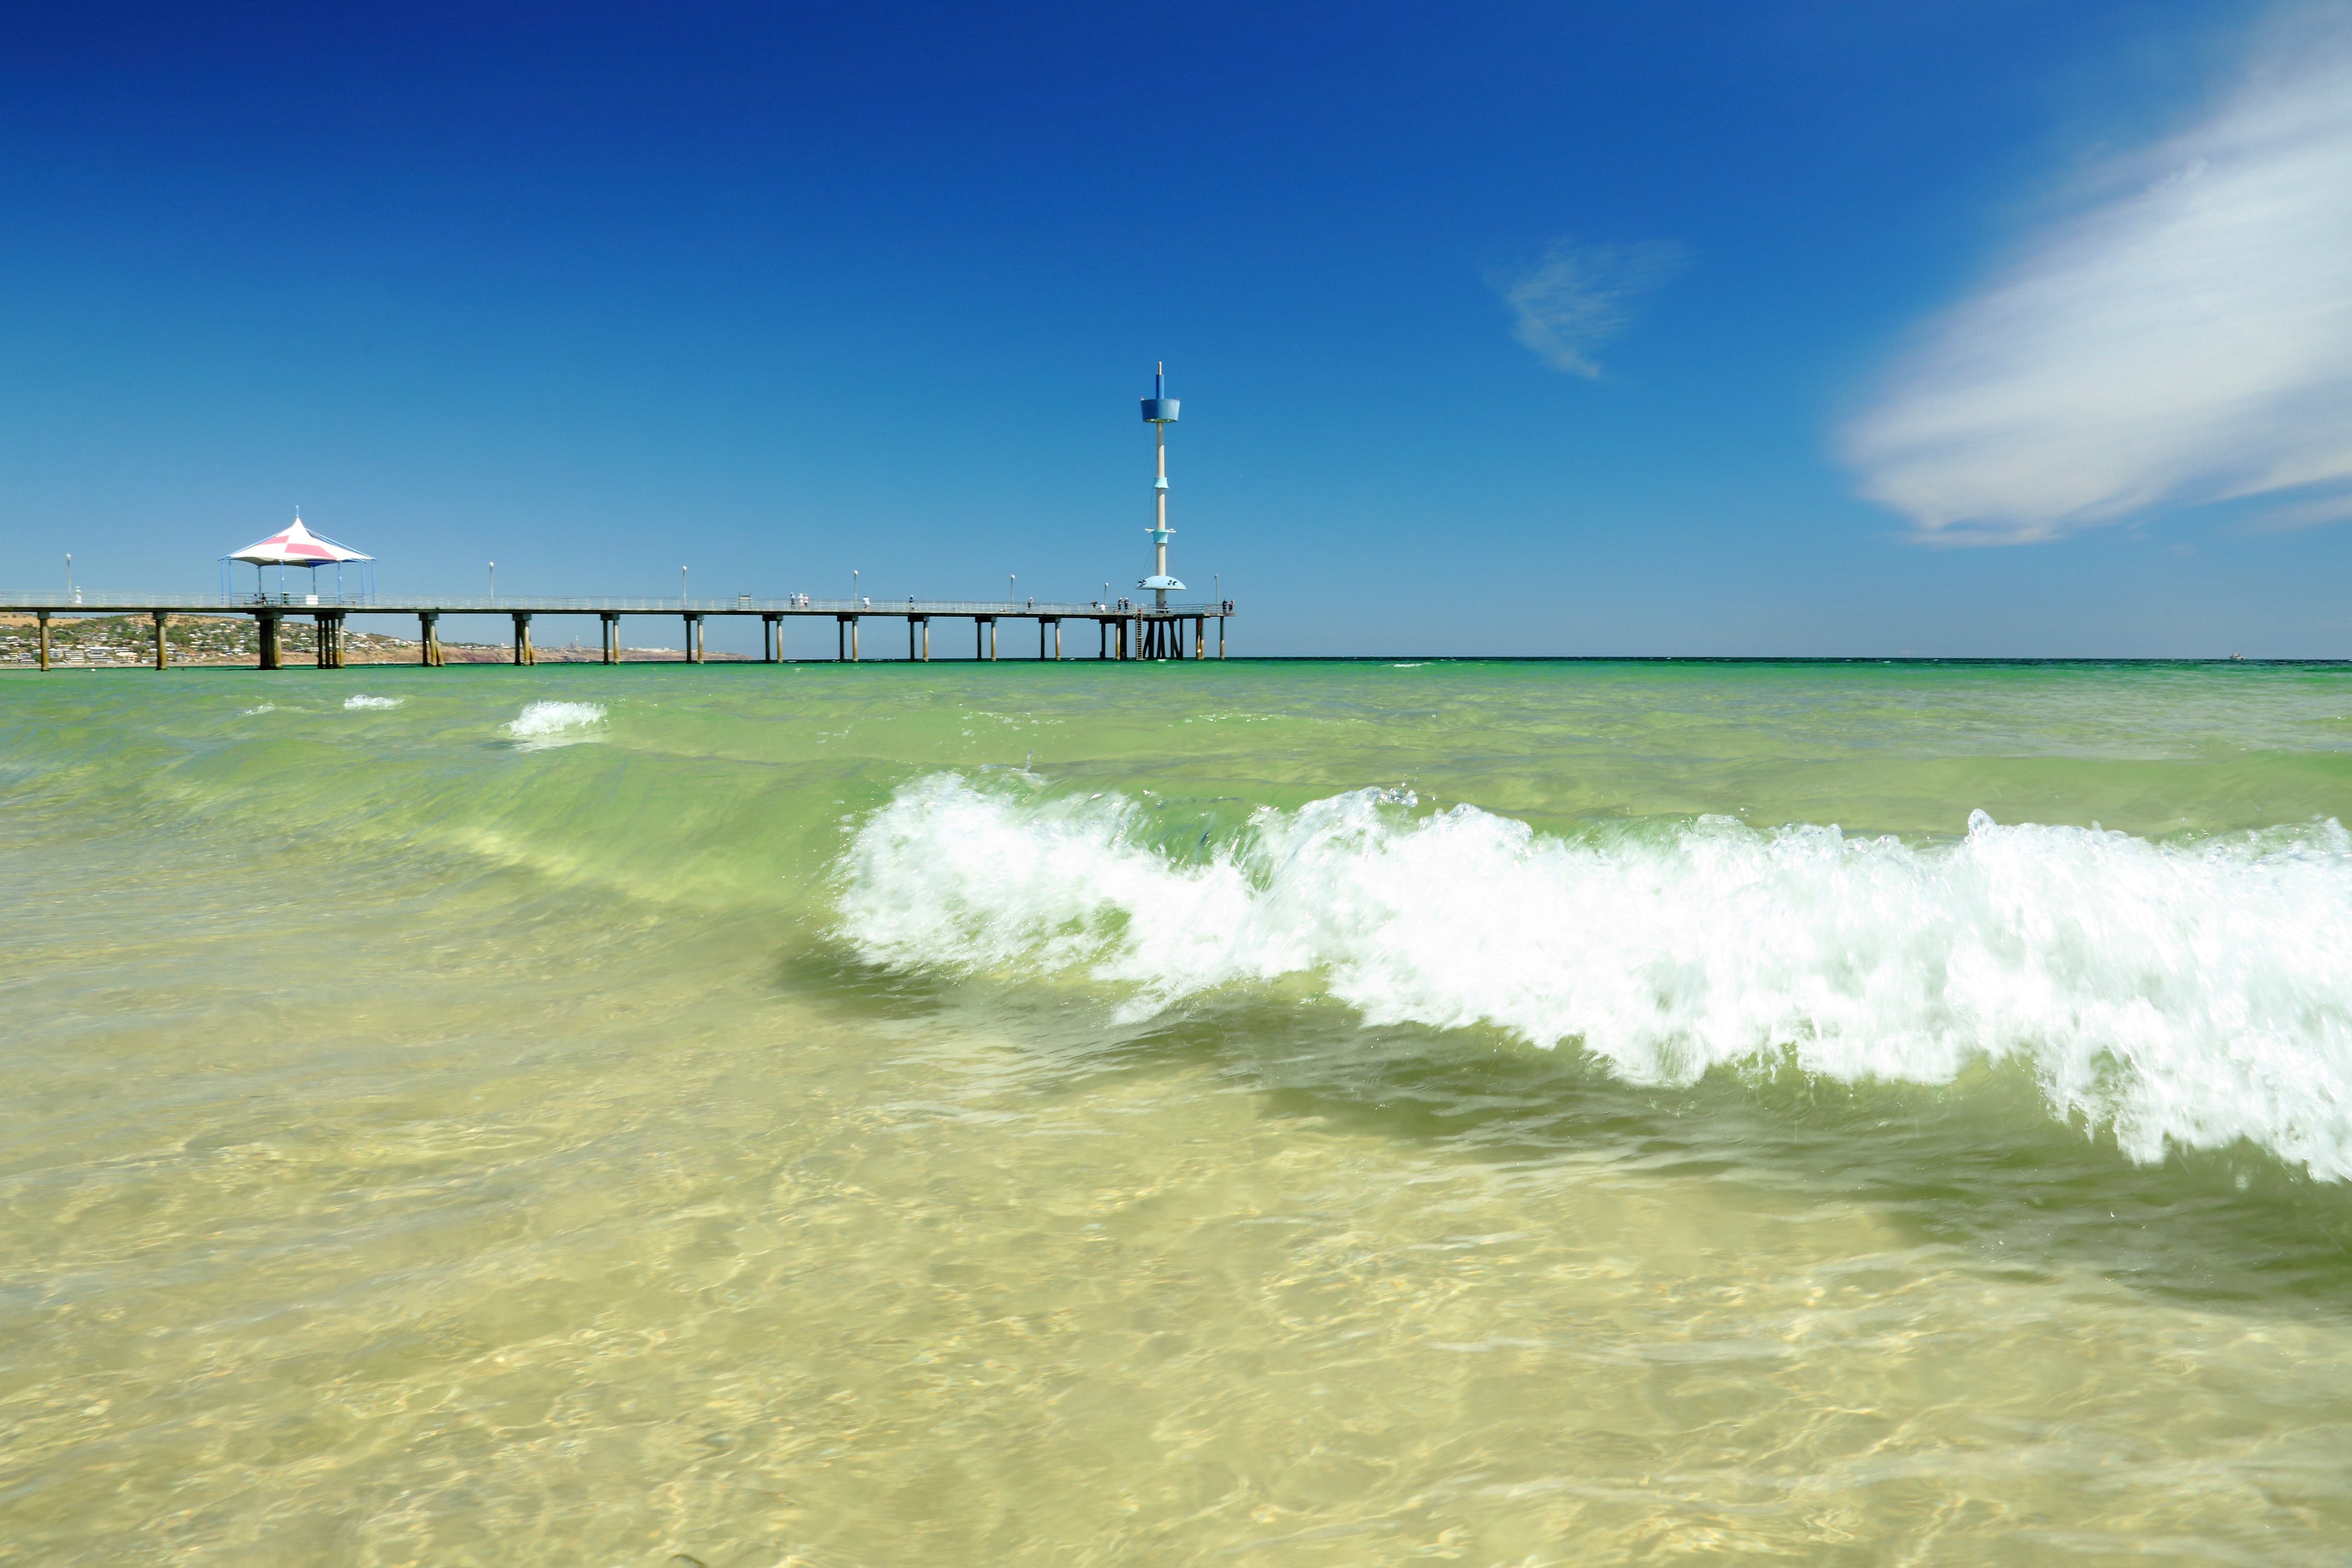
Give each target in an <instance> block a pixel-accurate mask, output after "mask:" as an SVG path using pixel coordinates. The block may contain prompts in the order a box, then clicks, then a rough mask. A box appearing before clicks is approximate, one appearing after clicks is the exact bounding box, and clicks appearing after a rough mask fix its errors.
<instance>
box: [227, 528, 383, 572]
mask: <svg viewBox="0 0 2352 1568" xmlns="http://www.w3.org/2000/svg"><path fill="white" fill-rule="evenodd" d="M229 559H230V560H231V561H250V562H251V563H253V564H255V565H256V566H331V565H333V564H334V563H336V562H338V561H373V560H374V559H375V557H374V556H373V555H362V554H361V553H360V552H358V551H356V550H346V549H344V548H343V547H342V546H341V545H340V544H337V543H336V542H334V541H333V540H331V539H321V538H320V537H319V536H318V535H317V534H315V533H313V532H311V531H310V530H309V529H307V528H305V527H303V526H302V520H301V519H300V518H299V517H298V518H296V519H295V520H294V521H293V522H292V523H291V524H289V526H287V527H286V528H284V529H281V530H280V531H278V532H276V533H273V534H271V535H270V536H269V537H268V538H267V539H265V540H263V541H262V542H260V543H258V544H248V545H247V546H246V547H245V548H244V549H242V550H240V551H238V552H236V554H234V555H232V556H230V557H229Z"/></svg>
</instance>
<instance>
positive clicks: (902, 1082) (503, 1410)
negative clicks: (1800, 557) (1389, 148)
mask: <svg viewBox="0 0 2352 1568" xmlns="http://www.w3.org/2000/svg"><path fill="white" fill-rule="evenodd" d="M356 698H367V699H372V700H376V701H374V702H373V703H362V704H360V705H357V706H352V705H348V704H350V703H351V701H352V700H353V699H356ZM534 704H570V705H582V706H579V707H572V708H564V707H556V708H547V707H534V706H533V705H534ZM1976 813H1981V814H1982V816H1977V817H1975V819H1974V820H1973V822H1972V814H1976ZM2347 816H2352V669H2347V668H2336V667H2270V666H2247V665H2238V666H2177V667H2126V666H2096V665H2052V666H2022V665H2021V666H1942V665H1921V664H1886V665H1805V664H1794V665H1770V664H1756V665H1747V664H1731V665H1725V664H1697V663H1694V664H1583V663H1565V664H1489V663H1476V662H1460V663H1446V662H1430V663H1423V664H1418V665H1413V664H1403V665H1372V664H1361V663H1334V664H1309V663H1300V664H1284V663H1239V662H1236V663H1232V664H1209V665H1205V666H1204V665H1188V666H1174V667H1148V666H1139V665H1108V666H1105V665H1098V664H1096V663H1094V662H1092V661H1087V662H1083V663H1072V664H1068V665H1060V666H1053V665H1038V664H1032V663H1020V664H1012V663H1008V664H1003V665H996V666H985V667H983V666H974V665H971V664H961V665H949V664H936V665H931V666H929V667H909V666H907V665H903V664H901V665H881V664H874V665H864V666H853V667H841V666H828V665H800V666H785V667H761V666H737V667H709V668H686V667H681V666H676V665H669V666H640V667H626V668H620V669H602V668H589V667H568V668H567V667H552V666H551V667H542V668H537V669H529V670H516V669H505V668H488V667H484V668H449V669H441V670H423V669H412V668H353V669H348V670H343V671H332V672H330V671H313V670H309V669H298V670H289V671H285V672H280V673H277V674H271V675H264V674H261V673H258V672H246V671H206V670H184V671H173V672H171V673H169V674H165V675H161V676H158V675H156V674H153V673H152V672H141V671H116V672H108V673H96V674H83V673H58V674H51V675H47V676H37V675H18V676H11V677H6V678H0V875H5V887H6V889H7V891H6V896H5V900H0V1004H5V1011H0V1019H5V1025H4V1026H0V1069H5V1082H6V1093H5V1099H0V1258H5V1272H0V1563H28V1564H31V1563H39V1564H58V1563H92V1564H97V1563H104V1564H163V1563H170V1564H214V1563H240V1564H241V1563H364V1564H377V1563H385V1564H389V1563H427V1564H468V1563H478V1564H485V1565H488V1564H498V1565H501V1568H504V1565H520V1564H580V1563H594V1564H647V1565H653V1568H661V1565H668V1568H686V1565H687V1564H689V1563H700V1564H704V1565H706V1568H736V1565H754V1564H756V1565H760V1568H772V1565H776V1564H783V1563H796V1564H810V1565H824V1568H848V1565H852V1564H856V1565H877V1568H878V1565H884V1564H963V1563H974V1564H978V1563H989V1564H996V1563H1004V1564H1049V1563H1050V1564H1089V1563H1101V1564H1113V1563H1116V1564H1129V1563H1227V1562H1241V1563H1249V1564H1253V1565H1260V1564H1262V1565H1265V1568H1285V1565H1290V1564H1358V1563H1402V1562H1412V1561H1423V1560H1427V1561H1436V1562H1457V1563H1487V1564H1497V1565H1501V1564H1512V1565H1521V1564H1538V1563H1544V1564H1549V1563H1563V1564H1564V1563H1577V1564H1587V1563H1678V1562H1689V1563H1749V1562H1756V1561H1762V1560H1767V1559H1780V1560H1785V1561H1792V1562H1802V1563H1854V1564H1864V1563H1869V1564H1877V1563H2045V1562H2046V1563H2070V1564H2072V1563H2124V1562H2130V1563H2145V1562H2150V1561H2155V1562H2178V1563H2200V1564H2206V1563H2344V1562H2346V1561H2347V1559H2352V840H2347V836H2346V835H2345V834H2344V832H2343V830H2342V829H2341V828H2340V827H2338V826H2336V819H2338V818H2342V817H2347Z"/></svg>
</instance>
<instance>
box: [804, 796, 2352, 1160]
mask: <svg viewBox="0 0 2352 1568" xmlns="http://www.w3.org/2000/svg"><path fill="white" fill-rule="evenodd" d="M1413 804H1414V803H1413V802H1412V798H1411V797H1410V796H1409V795H1384V794H1381V793H1378V792H1371V791H1363V792H1359V793H1356V794H1351V795H1339V796H1337V797H1334V798H1332V799H1329V800H1323V801H1318V802H1315V803H1313V804H1312V805H1307V806H1304V807H1302V808H1300V809H1299V810H1297V811H1296V812H1281V811H1276V810H1272V809H1265V810H1261V811H1260V812H1258V813H1257V815H1256V816H1255V818H1254V819H1253V821H1252V823H1251V825H1250V827H1249V829H1248V831H1247V832H1246V833H1244V834H1243V835H1242V836H1240V837H1239V838H1238V839H1236V840H1235V841H1234V842H1233V843H1232V844H1230V845H1228V846H1226V847H1223V848H1221V849H1219V850H1218V851H1216V852H1215V853H1214V854H1213V855H1212V856H1211V857H1210V858H1207V859H1205V860H1201V861H1197V862H1192V863H1186V862H1183V861H1180V860H1177V859H1174V858H1170V857H1169V856H1168V855H1166V854H1163V853H1162V852H1160V850H1158V849H1156V848H1154V847H1152V846H1151V845H1150V843H1149V842H1148V837H1147V836H1148V834H1149V832H1150V828H1151V826H1152V823H1151V819H1150V816H1148V814H1147V813H1146V811H1145V809H1144V808H1143V807H1142V806H1140V805H1138V804H1136V803H1134V802H1132V801H1129V800H1126V799H1123V798H1120V797H1117V796H1110V797H1097V798H1096V799H1094V800H1091V801H1074V800H1066V799H1063V800H1056V799H1053V798H1050V797H1046V796H1044V795H1040V794H1039V793H1038V792H1036V791H1035V790H1034V788H1029V789H1024V788H1023V787H1021V786H1019V785H1018V784H1005V785H1002V786H992V787H990V788H985V789H983V788H981V787H977V786H975V785H974V784H972V783H971V782H969V781H967V780H965V779H963V778H961V777H959V776H957V775H953V774H945V775H940V776H936V777H932V778H929V779H926V780H923V781H921V782H919V783H917V784H910V785H908V787H906V788H905V789H903V790H901V791H900V792H899V793H898V795H897V797H896V798H895V799H893V800H892V801H891V803H890V804H889V805H887V806H886V807H884V808H883V809H882V810H881V811H879V812H878V813H877V814H876V815H875V816H873V817H872V818H871V819H870V820H868V821H867V822H866V824H865V825H864V826H863V827H862V828H861V829H860V830H859V831H858V832H857V834H856V837H855V838H854V840H853V842H852V843H851V845H850V846H849V847H848V849H847V851H846V853H845V857H844V858H843V861H842V864H841V867H840V870H841V875H842V881H843V886H842V895H841V900H840V910H841V919H842V931H843V934H844V935H845V937H846V938H847V939H848V940H849V941H850V942H853V943H854V944H855V945H856V947H857V948H858V950H859V951H860V952H862V953H863V954H864V955H865V956H866V957H867V958H868V959H870V960H872V961H875V962H878V963H891V964H898V965H942V966H947V967H950V968H952V969H957V970H961V971H967V972H971V971H978V970H983V969H1011V970H1026V971H1031V972H1055V971H1066V972H1076V973H1082V974H1086V975H1088V976H1090V977H1092V978H1094V979H1096V980H1099V981H1102V982H1107V983H1110V984H1114V985H1117V986H1118V987H1119V988H1120V989H1121V991H1122V993H1123V994H1124V995H1125V996H1126V998H1127V1001H1126V1006H1127V1008H1128V1009H1129V1012H1130V1013H1131V1014H1133V1015H1135V1016H1149V1014H1150V1013H1151V1012H1153V1011H1155V1010H1157V1009H1159V1008H1161V1007H1164V1006H1166V1005H1170V1004H1171V1003H1173V1002H1175V1001H1178V1000H1180V999H1181V998H1183V997H1185V996H1189V995H1192V994H1198V993H1201V992H1202V991H1205V990H1208V989H1210V988H1213V987H1217V986H1223V985H1230V984H1238V983H1247V982H1250V981H1258V980H1267V979H1272V978H1275V977H1276V976H1281V975H1286V974H1307V975H1311V976H1314V977H1316V978H1317V979H1318V981H1319V984H1321V985H1322V986H1323V987H1324V988H1325V989H1327V990H1328V993H1329V994H1332V995H1334V996H1336V997H1338V998H1339V999H1341V1000H1343V1001H1345V1002H1347V1003H1349V1004H1350V1005H1353V1006H1355V1007H1356V1008H1358V1009H1360V1011H1361V1013H1362V1015H1363V1016H1364V1017H1365V1018H1366V1019H1367V1020H1368V1021H1370V1022H1373V1023H1397V1022H1413V1023H1421V1024H1428V1025H1434V1026H1444V1027H1454V1026H1467V1025H1474V1024H1482V1023H1483V1024H1486V1025H1489V1026H1499V1027H1501V1028H1503V1029H1505V1030H1507V1031H1509V1032H1511V1033H1512V1034H1515V1035H1517V1036H1519V1037H1523V1038H1525V1039H1527V1040H1528V1041H1531V1042H1533V1043H1534V1044H1536V1045H1538V1046H1543V1047H1552V1046H1556V1045H1559V1043H1561V1042H1563V1041H1575V1042H1579V1043H1580V1044H1581V1045H1582V1046H1583V1047H1584V1048H1585V1049H1586V1050H1588V1051H1590V1052H1591V1053H1592V1054H1593V1055H1594V1056H1596V1057H1597V1058H1601V1060H1603V1061H1604V1062H1606V1063H1607V1064H1608V1065H1609V1067H1610V1068H1612V1070H1613V1071H1615V1072H1617V1073H1618V1074H1620V1075H1622V1076H1623V1077H1625V1078H1627V1079H1633V1080H1637V1081H1687V1080H1689V1079H1694V1078H1696V1077H1697V1076H1698V1075H1699V1074H1700V1073H1702V1072H1704V1071H1706V1069H1707V1068H1709V1067H1712V1066H1714V1065H1716V1064H1718V1063H1725V1062H1738V1061H1743V1060H1758V1059H1764V1058H1770V1057H1773V1056H1777V1055H1778V1054H1779V1053H1781V1052H1787V1053H1790V1055H1792V1056H1793V1058H1794V1059H1795V1060H1796V1062H1797V1063H1798V1064H1799V1065H1800V1066H1801V1068H1804V1069H1806V1070H1808V1071H1811V1072H1814V1073H1820V1074H1824V1075H1828V1076H1832V1077H1835V1078H1839V1079H1903V1080H1910V1081H1917V1082H1929V1083H1934V1082H1942V1081H1946V1080H1948V1079H1951V1078H1952V1077H1953V1076H1954V1075H1955V1074H1957V1073H1958V1071H1960V1070H1961V1068H1963V1067H1965V1066H1967V1065H1968V1064H1969V1063H1970V1062H1972V1061H1977V1060H1984V1059H2002V1058H2008V1059H2013V1060H2017V1061H2021V1062H2022V1063H2024V1064H2025V1065H2026V1066H2027V1067H2029V1068H2030V1069H2031V1070H2032V1072H2033V1073H2034V1075H2035V1076H2036V1078H2037V1079H2039V1080H2040V1082H2041V1084H2042V1088H2043V1090H2044V1092H2045V1093H2046V1094H2047V1096H2048V1098H2049V1100H2050V1102H2051V1105H2052V1107H2053V1110H2055V1111H2056V1112H2057V1113H2059V1114H2061V1115H2063V1116H2067V1117H2070V1118H2074V1117H2079V1118H2081V1119H2083V1120H2084V1121H2087V1122H2088V1123H2089V1124H2091V1125H2094V1126H2105V1127H2111V1128H2112V1129H2113V1130H2114V1132H2115V1135H2116V1139H2117V1142H2119V1144H2120V1145H2121V1146H2122V1148H2123V1149H2124V1151H2125V1152H2126V1153H2127V1154H2129V1155H2130V1156H2131V1157H2132V1158H2133V1159H2135V1160H2139V1161H2143V1162H2146V1161H2154V1160H2157V1159H2159V1158H2161V1157H2162V1154H2163V1152H2164V1150H2165V1146H2166V1144H2167V1142H2173V1143H2176V1144H2179V1145H2181V1146H2185V1147H2214V1146H2218V1145H2221V1144H2226V1143H2228V1142H2231V1141H2233V1140H2235V1139H2238V1138H2247V1139H2252V1140H2253V1141H2255V1142H2259V1143H2261V1144H2263V1145H2265V1146H2267V1147H2268V1148H2269V1149H2271V1150H2272V1151H2273V1152H2276V1153H2277V1154H2278V1155H2279V1156H2281V1157H2282V1158H2284V1159H2286V1160H2288V1161H2291V1162H2294V1163H2301V1164H2304V1165H2305V1166H2307V1167H2308V1168H2309V1170H2310V1171H2311V1172H2312V1173H2314V1174H2315V1175H2320V1176H2325V1177H2330V1178H2336V1179H2342V1178H2345V1177H2347V1176H2352V835H2347V833H2346V832H2345V831H2344V829H2343V828H2342V827H2340V826H2337V825H2336V824H2335V823H2333V822H2328V823H2324V824H2315V825H2313V826H2308V827H2303V828H2282V829H2273V830H2270V831H2268V832H2266V833H2263V834H2260V835H2241V836H2238V837H2234V838H2229V839H2209V840H2205V841H2201V842H2198V843H2193V844H2192V843H2156V842H2151V841H2149V840H2147V839H2144V838H2137V837H2132V836H2130V835H2127V834H2123V833H2116V832H2103V831H2100V830H2098V829H2095V828H2078V827H2047V826H1999V825H1997V824H1995V823H1994V822H1993V821H1992V820H1991V819H1990V817H1988V816H1985V815H1984V814H1983V813H1981V812H1979V813H1977V814H1976V815H1975V816H1972V817H1971V818H1970V819H1969V824H1968V833H1967V836H1966V837H1964V838H1961V839H1958V840H1957V841H1952V842H1945V843H1927V844H1923V843H1906V842H1903V841H1899V840H1896V839H1894V838H1869V839H1864V838H1855V837H1846V836H1845V835H1843V834H1842V833H1840V832H1839V830H1838V829H1837V828H1835V827H1827V826H1791V827H1782V828H1778V829H1773V830H1769V831H1767V830H1759V829H1755V828H1751V827H1748V826H1745V825H1743V824H1741V823H1738V822H1736V821H1732V820H1730V819H1728V818H1722V817H1705V818H1701V819H1699V820H1696V821H1695V822H1690V823H1686V824H1684V825H1681V826H1675V827H1671V828H1654V829H1648V830H1641V829H1616V830H1609V831H1596V832H1593V833H1591V834H1587V835H1582V836H1578V837H1552V836H1549V835H1543V834H1538V833H1536V832H1534V831H1533V830H1531V829H1530V828H1529V827H1528V826H1527V825H1526V824H1524V823H1520V822H1517V821H1514V820H1512V819H1510V818H1507V817H1503V816H1495V815H1492V814H1490V813H1487V812H1484V811H1480V810H1478V809H1477V808H1475V807H1474V806H1469V805H1457V806H1454V807H1453V808H1452V809H1450V810H1447V811H1444V812H1442V813H1439V814H1437V815H1434V816H1430V815H1416V814H1415V813H1414V812H1413V810H1412V805H1413Z"/></svg>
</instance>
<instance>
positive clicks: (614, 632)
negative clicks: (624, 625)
mask: <svg viewBox="0 0 2352 1568" xmlns="http://www.w3.org/2000/svg"><path fill="white" fill-rule="evenodd" d="M596 618H597V620H598V621H600V622H601V623H603V627H602V629H603V631H604V662H605V663H606V664H618V663H620V662H621V616H620V612H619V611H617V610H606V611H604V613H603V614H601V615H599V616H597V617H596Z"/></svg>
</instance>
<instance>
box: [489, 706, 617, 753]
mask: <svg viewBox="0 0 2352 1568" xmlns="http://www.w3.org/2000/svg"><path fill="white" fill-rule="evenodd" d="M603 722H604V704H603V703H601V702H533V703H530V704H527V705H526V706H525V707H524V709H523V710H522V711H521V712H520V713H519V714H517V715H516V716H515V717H514V718H513V719H511V720H509V721H508V722H507V724H506V732H507V733H508V734H509V735H511V736H513V737H514V738H515V739H516V740H518V741H520V742H523V743H524V744H526V745H541V746H549V745H561V744H563V743H565V742H572V741H578V740H584V739H586V738H587V737H585V736H583V735H582V734H581V733H580V731H583V730H587V729H592V728H593V727H594V726H596V725H598V724H602V723H603Z"/></svg>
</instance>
